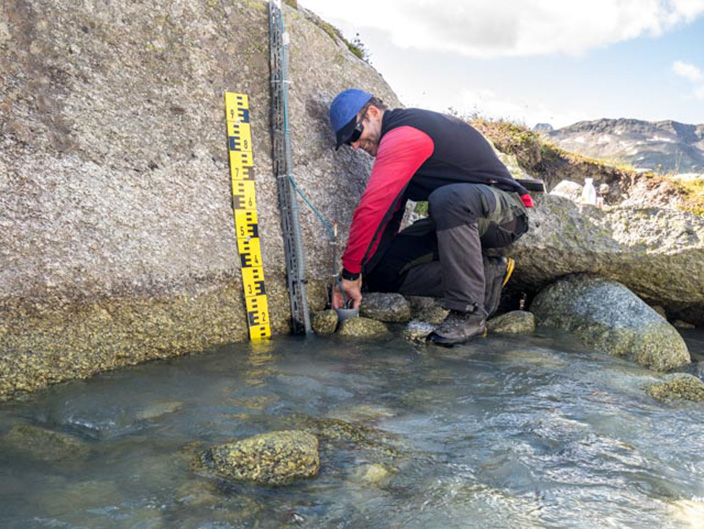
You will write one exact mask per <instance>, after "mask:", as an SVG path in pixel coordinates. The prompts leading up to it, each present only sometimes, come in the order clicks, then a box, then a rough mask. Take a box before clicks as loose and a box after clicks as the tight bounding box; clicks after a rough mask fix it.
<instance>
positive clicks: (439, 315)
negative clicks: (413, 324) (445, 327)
mask: <svg viewBox="0 0 704 529" xmlns="http://www.w3.org/2000/svg"><path fill="white" fill-rule="evenodd" d="M406 299H407V300H408V302H409V303H410V304H411V317H412V318H413V320H418V321H421V322H427V323H432V324H434V325H440V324H441V323H442V322H443V320H444V319H445V318H446V317H447V315H448V314H449V313H450V311H449V310H447V309H445V308H444V307H443V306H442V303H443V301H442V299H438V298H431V297H426V296H406Z"/></svg>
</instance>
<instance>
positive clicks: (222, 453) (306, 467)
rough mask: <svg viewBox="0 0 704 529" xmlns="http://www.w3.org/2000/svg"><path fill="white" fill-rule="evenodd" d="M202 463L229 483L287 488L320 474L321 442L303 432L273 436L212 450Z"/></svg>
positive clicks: (205, 455) (258, 436)
mask: <svg viewBox="0 0 704 529" xmlns="http://www.w3.org/2000/svg"><path fill="white" fill-rule="evenodd" d="M202 460H203V461H204V462H205V463H206V464H208V465H210V466H212V467H213V468H214V469H215V471H216V472H217V473H218V474H219V475H221V476H223V477H226V478H228V479H232V480H234V481H244V482H250V483H255V484H257V485H274V486H276V485H286V484H288V483H292V482H293V481H296V480H298V479H302V478H310V477H313V476H316V475H317V474H318V469H319V468H320V456H319V454H318V438H317V437H315V436H314V435H312V434H310V433H308V432H303V431H282V432H271V433H266V434H262V435H257V436H254V437H250V438H248V439H243V440H242V441H238V442H235V443H229V444H224V445H219V446H215V447H213V448H211V449H209V450H208V451H207V452H206V453H205V454H204V455H203V456H202Z"/></svg>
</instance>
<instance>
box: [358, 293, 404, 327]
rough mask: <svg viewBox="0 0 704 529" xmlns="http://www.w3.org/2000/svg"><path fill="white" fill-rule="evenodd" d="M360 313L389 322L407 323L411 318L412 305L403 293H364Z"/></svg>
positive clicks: (363, 315) (365, 316) (366, 316)
mask: <svg viewBox="0 0 704 529" xmlns="http://www.w3.org/2000/svg"><path fill="white" fill-rule="evenodd" d="M359 314H360V316H362V317H364V318H371V319H373V320H378V321H384V322H388V323H405V322H407V321H408V320H410V319H411V306H410V304H409V303H408V301H407V300H406V298H404V297H403V296H402V295H401V294H395V293H385V292H369V293H366V294H364V301H363V302H362V306H361V307H360V310H359Z"/></svg>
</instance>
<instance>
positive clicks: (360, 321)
mask: <svg viewBox="0 0 704 529" xmlns="http://www.w3.org/2000/svg"><path fill="white" fill-rule="evenodd" d="M388 332H389V330H388V329H387V327H386V325H384V324H383V323H382V322H380V321H376V320H371V319H369V318H362V317H359V318H350V319H349V320H345V321H343V322H342V325H341V326H340V330H339V331H338V334H339V335H340V336H346V337H349V338H365V337H367V338H368V337H375V336H382V335H384V334H386V333H388Z"/></svg>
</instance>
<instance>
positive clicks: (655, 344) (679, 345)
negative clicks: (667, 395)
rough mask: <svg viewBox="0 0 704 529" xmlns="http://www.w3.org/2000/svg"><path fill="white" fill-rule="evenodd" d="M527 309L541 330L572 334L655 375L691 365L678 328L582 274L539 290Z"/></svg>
mask: <svg viewBox="0 0 704 529" xmlns="http://www.w3.org/2000/svg"><path fill="white" fill-rule="evenodd" d="M530 310H531V312H532V313H533V314H534V315H535V319H536V323H537V324H538V325H540V326H547V327H556V328H560V329H564V330H567V331H570V332H573V333H575V334H576V335H577V336H578V337H579V338H580V339H581V340H582V341H583V342H584V343H585V344H587V345H588V346H590V347H593V348H594V349H597V350H600V351H604V352H606V353H609V354H611V355H614V356H622V357H626V358H628V359H630V360H633V361H634V362H636V363H638V364H640V365H642V366H644V367H647V368H650V369H654V370H656V371H667V370H669V369H674V368H676V367H679V366H681V365H684V364H687V363H689V362H690V356H689V351H688V350H687V345H686V344H685V342H684V340H683V339H682V337H681V336H680V334H679V333H678V332H677V330H676V329H675V328H674V327H672V325H670V324H669V323H667V321H665V320H664V319H663V318H662V317H661V316H660V315H659V314H658V313H656V312H655V311H654V310H653V309H651V308H650V307H649V306H648V305H646V304H645V303H644V302H643V301H642V300H641V299H639V298H638V297H637V296H636V295H635V294H633V292H631V291H630V290H628V289H627V288H626V287H625V286H623V285H622V284H620V283H617V282H615V281H610V280H608V279H604V278H601V277H597V276H591V275H585V274H580V275H570V276H566V277H565V278H563V279H561V280H559V281H556V282H555V283H553V284H552V285H550V286H549V287H547V288H546V289H544V290H543V291H541V292H540V293H539V294H538V295H537V296H536V297H535V299H534V300H533V303H532V304H531V307H530Z"/></svg>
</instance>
